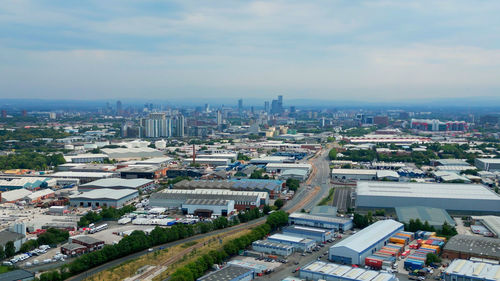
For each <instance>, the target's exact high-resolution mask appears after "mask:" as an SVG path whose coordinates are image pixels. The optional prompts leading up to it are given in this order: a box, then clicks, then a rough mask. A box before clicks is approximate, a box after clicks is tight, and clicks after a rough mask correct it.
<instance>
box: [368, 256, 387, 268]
mask: <svg viewBox="0 0 500 281" xmlns="http://www.w3.org/2000/svg"><path fill="white" fill-rule="evenodd" d="M382 262H383V260H382V259H380V258H377V257H373V256H370V257H366V258H365V265H367V266H370V267H372V268H375V269H381V268H382Z"/></svg>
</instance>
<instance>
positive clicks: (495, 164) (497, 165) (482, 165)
mask: <svg viewBox="0 0 500 281" xmlns="http://www.w3.org/2000/svg"><path fill="white" fill-rule="evenodd" d="M474 165H476V167H477V168H478V169H480V170H483V171H489V172H500V159H499V158H476V159H475V160H474Z"/></svg>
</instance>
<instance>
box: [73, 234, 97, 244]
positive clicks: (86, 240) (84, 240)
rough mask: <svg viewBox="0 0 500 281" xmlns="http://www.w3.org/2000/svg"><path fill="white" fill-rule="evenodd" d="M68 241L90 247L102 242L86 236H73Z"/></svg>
mask: <svg viewBox="0 0 500 281" xmlns="http://www.w3.org/2000/svg"><path fill="white" fill-rule="evenodd" d="M70 239H71V241H80V242H82V243H85V244H90V245H92V244H97V243H101V242H104V241H102V240H99V239H96V238H94V237H91V236H87V235H78V236H73V237H70Z"/></svg>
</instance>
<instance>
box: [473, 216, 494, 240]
mask: <svg viewBox="0 0 500 281" xmlns="http://www.w3.org/2000/svg"><path fill="white" fill-rule="evenodd" d="M472 218H473V219H476V220H481V222H482V223H483V224H484V225H485V226H486V227H487V228H488V229H489V230H490V231H491V232H493V233H494V234H495V235H496V236H497V237H500V217H499V216H476V217H472Z"/></svg>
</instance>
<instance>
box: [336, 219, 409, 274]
mask: <svg viewBox="0 0 500 281" xmlns="http://www.w3.org/2000/svg"><path fill="white" fill-rule="evenodd" d="M403 229H404V225H403V224H402V223H399V222H397V221H394V220H381V221H377V222H375V223H374V224H372V225H370V226H368V227H366V228H364V229H362V230H360V231H359V232H358V233H356V234H353V235H352V236H349V237H348V238H346V239H344V240H342V241H340V242H339V243H337V244H335V245H333V246H332V247H330V250H329V252H328V257H329V260H331V261H333V262H337V263H342V264H357V265H364V263H365V258H366V257H367V256H370V255H372V254H373V253H374V252H376V251H378V250H380V249H381V248H382V247H383V246H385V245H386V244H387V243H388V240H389V238H391V236H393V235H394V234H396V233H398V232H399V231H402V230H403Z"/></svg>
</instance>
